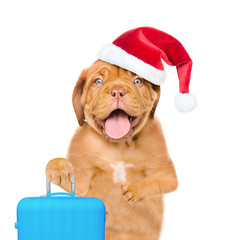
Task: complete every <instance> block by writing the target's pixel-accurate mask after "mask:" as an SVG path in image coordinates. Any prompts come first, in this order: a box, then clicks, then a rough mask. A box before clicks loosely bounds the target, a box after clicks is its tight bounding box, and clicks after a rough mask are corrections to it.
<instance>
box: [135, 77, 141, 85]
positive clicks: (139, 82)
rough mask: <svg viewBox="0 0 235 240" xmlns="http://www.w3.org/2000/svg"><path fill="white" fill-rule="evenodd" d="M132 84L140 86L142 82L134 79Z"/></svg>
mask: <svg viewBox="0 0 235 240" xmlns="http://www.w3.org/2000/svg"><path fill="white" fill-rule="evenodd" d="M134 84H135V85H141V84H142V80H141V79H140V78H136V79H135V80H134Z"/></svg>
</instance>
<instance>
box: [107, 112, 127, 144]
mask: <svg viewBox="0 0 235 240" xmlns="http://www.w3.org/2000/svg"><path fill="white" fill-rule="evenodd" d="M130 128H131V124H130V121H129V119H128V115H127V114H126V113H124V112H123V111H121V110H117V111H115V112H113V113H111V115H110V116H109V117H108V118H107V120H106V121H105V125H104V131H105V133H106V134H107V135H108V136H109V137H111V138H113V139H118V138H122V137H124V136H125V135H126V134H127V133H128V132H129V131H130Z"/></svg>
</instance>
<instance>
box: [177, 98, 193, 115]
mask: <svg viewBox="0 0 235 240" xmlns="http://www.w3.org/2000/svg"><path fill="white" fill-rule="evenodd" d="M196 106H197V99H196V97H195V96H194V95H193V94H190V93H178V94H177V95H176V96H175V107H176V109H177V110H178V111H180V112H182V113H186V112H190V111H192V110H193V109H194V108H195V107H196Z"/></svg>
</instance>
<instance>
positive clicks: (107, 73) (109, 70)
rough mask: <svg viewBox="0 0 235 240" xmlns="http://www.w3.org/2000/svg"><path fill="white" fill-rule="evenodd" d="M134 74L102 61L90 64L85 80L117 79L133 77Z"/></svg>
mask: <svg viewBox="0 0 235 240" xmlns="http://www.w3.org/2000/svg"><path fill="white" fill-rule="evenodd" d="M135 75H136V74H134V73H132V72H130V71H127V70H125V69H123V68H120V67H117V66H115V65H112V64H110V63H106V62H104V61H102V60H98V61H96V62H95V63H93V64H92V66H91V67H90V68H89V69H88V72H87V78H88V79H94V78H95V77H98V76H102V77H104V78H119V77H127V78H130V77H133V76H135Z"/></svg>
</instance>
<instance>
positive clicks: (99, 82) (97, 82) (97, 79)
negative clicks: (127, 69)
mask: <svg viewBox="0 0 235 240" xmlns="http://www.w3.org/2000/svg"><path fill="white" fill-rule="evenodd" d="M94 82H95V84H96V85H102V84H103V80H102V79H101V78H96V79H95V81H94Z"/></svg>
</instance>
